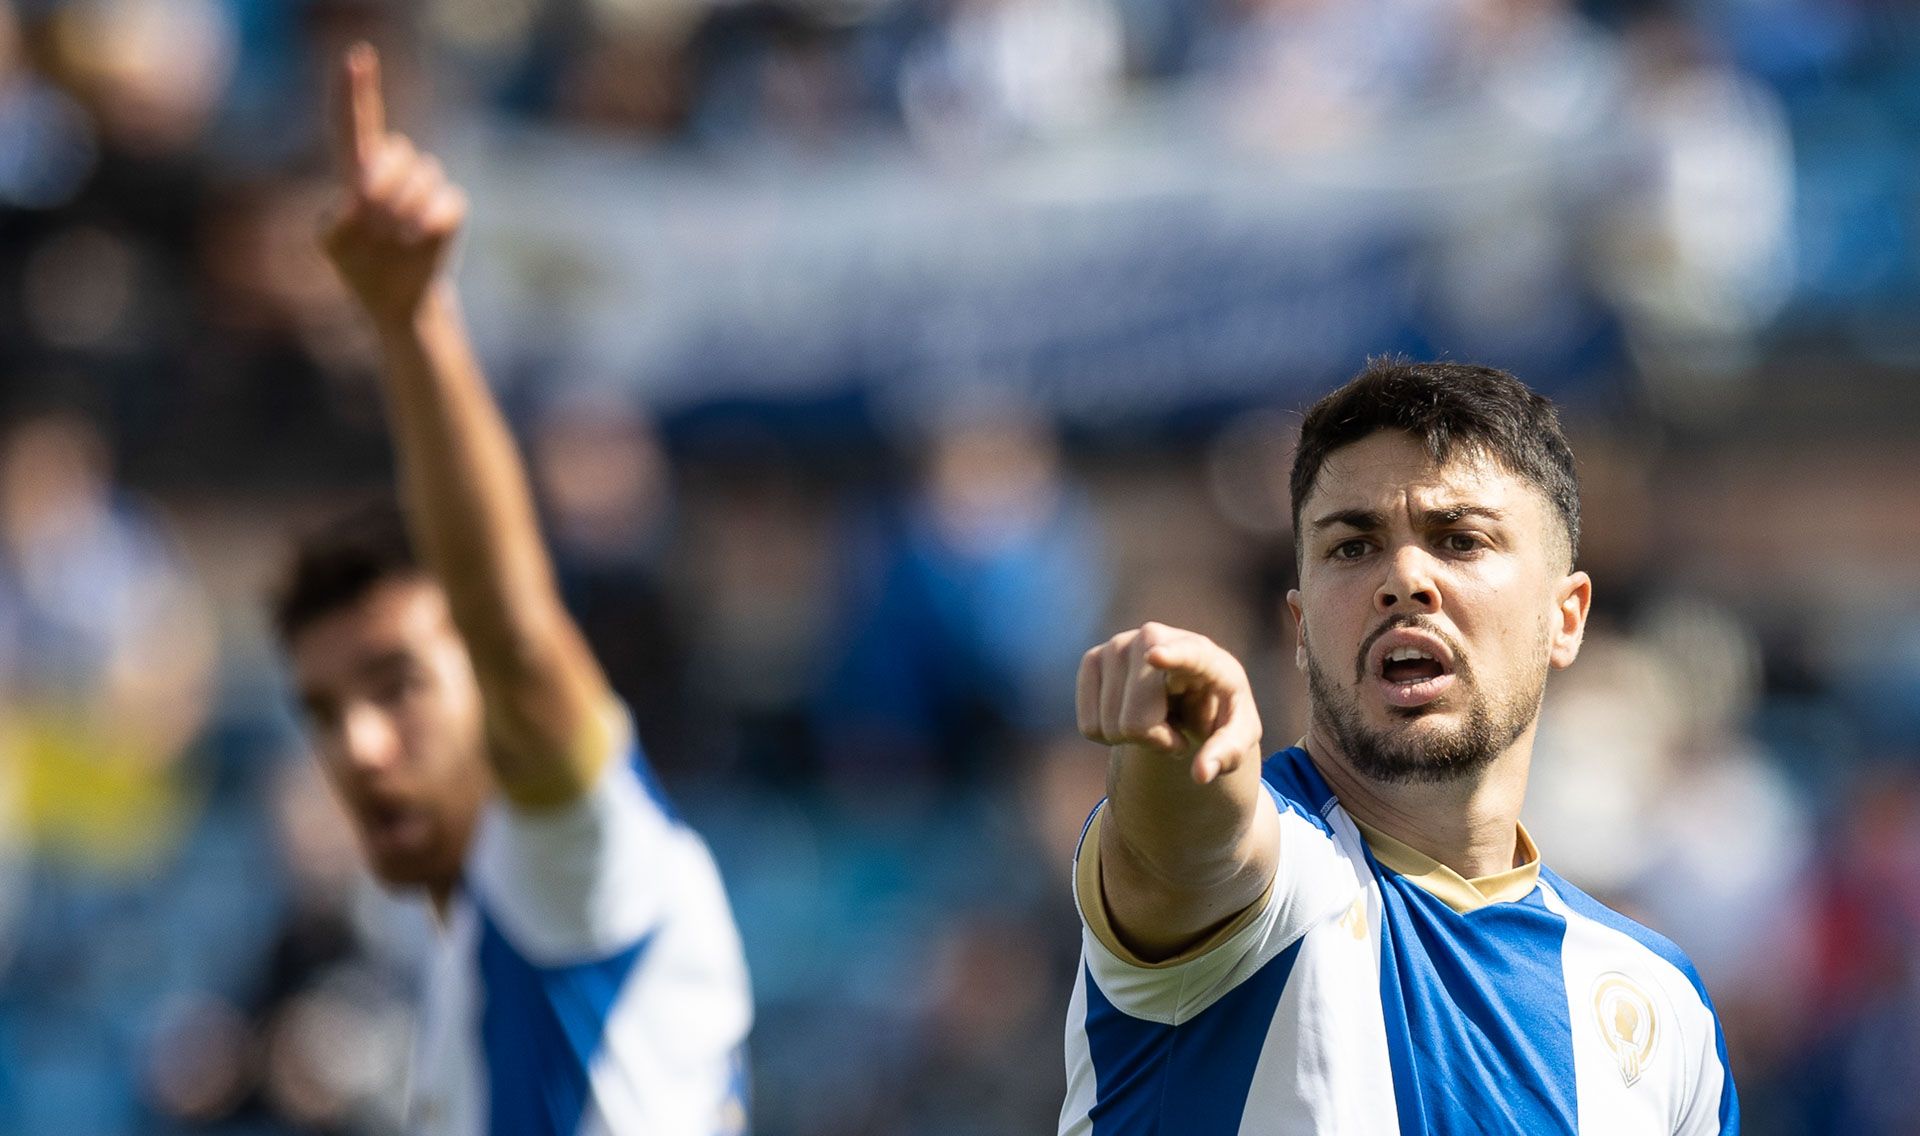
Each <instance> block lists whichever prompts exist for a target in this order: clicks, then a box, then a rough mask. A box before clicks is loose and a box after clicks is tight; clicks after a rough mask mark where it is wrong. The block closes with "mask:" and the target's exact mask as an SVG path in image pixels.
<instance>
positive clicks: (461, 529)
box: [322, 44, 619, 808]
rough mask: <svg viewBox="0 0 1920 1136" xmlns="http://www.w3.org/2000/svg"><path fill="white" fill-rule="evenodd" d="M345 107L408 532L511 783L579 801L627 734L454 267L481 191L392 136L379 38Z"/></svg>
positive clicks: (553, 800)
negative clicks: (443, 600)
mask: <svg viewBox="0 0 1920 1136" xmlns="http://www.w3.org/2000/svg"><path fill="white" fill-rule="evenodd" d="M334 115H335V134H336V138H337V146H338V163H339V168H340V174H341V180H342V188H343V201H344V203H343V207H342V209H341V210H340V211H339V213H338V214H337V215H336V216H335V217H334V218H333V220H332V221H331V222H330V224H329V225H328V227H327V230H326V232H325V234H324V236H323V238H322V244H323V246H324V248H325V251H326V253H327V256H328V258H329V259H330V260H331V261H332V262H333V264H334V267H335V268H336V270H338V272H339V273H340V276H341V278H342V280H344V281H345V282H346V284H347V286H348V288H349V289H350V290H351V291H352V292H353V294H354V296H355V297H356V299H358V300H359V302H360V305H361V307H362V308H364V309H365V311H366V312H367V314H368V316H369V317H370V318H371V319H372V321H373V325H374V328H375V330H376V332H377V333H378V336H379V342H380V349H381V356H382V363H383V372H382V373H383V380H384V382H383V386H384V390H385V394H386V402H387V414H388V419H389V422H390V424H391V427H392V429H393V435H394V443H395V450H396V452H397V454H398V465H399V483H400V490H401V497H402V501H403V503H404V504H405V506H406V513H407V519H408V525H409V528H410V529H411V531H412V535H413V538H414V542H415V544H416V546H417V550H418V553H419V555H420V558H421V561H422V563H423V564H424V565H425V567H426V568H427V570H428V572H429V573H430V574H431V575H432V576H433V578H434V579H435V580H436V581H437V582H438V583H439V584H440V586H441V588H442V589H443V590H444V591H445V592H446V596H447V601H448V605H449V608H450V610H451V612H452V615H453V620H454V624H455V625H456V626H457V627H458V628H459V631H460V634H461V636H462V638H464V639H465V641H466V645H467V650H468V653H469V654H470V656H471V657H472V660H473V667H474V674H475V676H476V678H477V679H478V681H479V685H480V690H481V696H482V698H483V700H484V703H485V706H486V728H487V738H488V743H489V744H488V756H489V759H490V760H491V762H492V765H493V771H494V775H495V777H496V779H497V781H498V783H499V785H500V788H501V791H502V792H503V793H504V794H505V795H506V797H507V798H508V800H510V801H512V802H513V803H515V804H517V805H520V806H524V807H529V808H545V807H553V806H557V805H561V804H565V803H566V802H568V801H571V800H574V799H576V798H578V797H579V796H580V795H581V794H582V793H584V792H585V791H586V790H587V788H588V787H590V786H591V785H593V784H594V782H595V780H596V779H597V777H598V775H599V772H600V770H601V768H602V767H603V766H604V765H605V763H606V761H607V760H608V759H609V758H610V757H611V755H612V751H613V748H614V745H615V744H616V742H617V738H616V732H617V730H618V729H619V727H618V726H617V724H616V723H615V722H614V721H613V720H612V718H611V715H610V714H609V708H610V707H611V706H612V705H613V696H612V693H611V691H610V690H609V688H608V686H607V681H606V678H605V676H604V675H603V674H602V673H601V670H600V667H599V664H598V663H597V662H596V661H595V660H594V658H593V655H592V652H591V651H590V650H589V649H588V647H587V644H586V639H585V637H584V636H583V635H582V633H581V632H580V629H579V628H578V627H577V626H576V625H575V624H574V622H573V620H572V619H571V617H569V616H568V614H567V612H566V609H565V607H564V605H563V604H562V602H561V599H560V593H559V589H558V587H557V585H556V583H555V581H554V573H553V566H552V564H551V562H550V561H549V559H548V557H547V553H546V549H545V547H544V544H543V543H542V540H541V536H540V529H539V524H538V522H537V520H536V515H535V511H534V505H533V494H532V490H531V489H530V488H529V485H528V480H527V475H526V471H525V468H524V466H523V464H522V462H521V458H520V455H519V452H518V450H517V449H516V448H515V446H514V443H513V438H512V435H511V433H510V432H509V430H508V428H507V424H506V421H505V419H504V417H503V416H502V415H501V413H500V408H499V406H498V405H497V404H496V403H495V401H494V399H493V395H492V393H491V392H490V391H489V390H488V387H487V382H486V377H485V375H484V374H482V372H481V370H480V365H479V362H478V360H477V359H476V358H475V356H474V352H473V348H472V344H471V342H470V341H469V339H468V336H467V333H466V329H465V326H464V325H463V323H462V321H461V318H460V311H459V302H458V298H457V296H456V295H455V292H454V288H453V285H452V283H451V282H450V281H449V280H448V279H447V277H446V272H447V261H448V259H449V254H450V252H451V251H452V247H453V244H454V241H455V238H456V237H457V236H458V235H459V231H460V228H461V226H462V224H463V223H464V221H465V219H466V197H465V195H464V194H463V193H462V192H461V191H460V189H459V188H458V187H457V186H454V185H453V184H451V183H450V182H449V181H447V179H446V175H445V174H444V172H443V171H442V170H441V167H440V164H439V162H437V161H436V160H435V159H434V158H432V157H431V156H429V155H426V154H422V153H420V152H419V151H417V150H416V149H415V148H414V146H413V144H412V143H411V142H409V141H408V140H407V139H406V138H405V137H404V136H402V135H399V134H393V133H389V132H388V131H387V129H386V124H385V108H384V105H383V102H382V98H381V93H380V73H379V59H378V57H377V56H376V55H375V54H374V51H373V49H372V48H371V47H368V46H366V45H364V44H362V45H358V46H356V47H354V48H352V49H351V50H350V51H349V52H348V53H347V55H346V57H345V59H344V61H343V63H342V67H341V76H340V82H339V85H338V89H337V91H336V94H335V107H334Z"/></svg>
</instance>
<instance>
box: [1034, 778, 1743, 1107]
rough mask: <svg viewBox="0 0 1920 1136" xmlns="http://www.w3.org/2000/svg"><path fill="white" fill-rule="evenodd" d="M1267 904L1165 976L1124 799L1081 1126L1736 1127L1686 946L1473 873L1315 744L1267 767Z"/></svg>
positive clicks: (1084, 1006)
mask: <svg viewBox="0 0 1920 1136" xmlns="http://www.w3.org/2000/svg"><path fill="white" fill-rule="evenodd" d="M1263 776H1264V778H1265V782H1266V786H1267V789H1268V791H1269V794H1270V796H1271V797H1272V799H1273V802H1274V804H1275V805H1276V806H1277V807H1278V808H1279V809H1280V821H1281V824H1280V830H1281V837H1280V856H1279V869H1278V872H1277V875H1276V878H1275V879H1274V882H1273V885H1272V887H1271V888H1270V889H1269V891H1268V892H1267V894H1266V895H1265V896H1263V897H1262V898H1261V899H1260V900H1259V901H1257V902H1256V903H1254V905H1253V906H1252V907H1251V908H1249V909H1248V911H1247V912H1246V913H1245V914H1244V915H1242V916H1241V917H1240V918H1238V919H1236V920H1234V921H1233V922H1232V923H1231V924H1230V925H1228V926H1226V927H1223V928H1222V929H1221V930H1220V931H1219V932H1217V933H1216V934H1214V935H1212V936H1210V937H1209V939H1208V941H1206V942H1204V943H1201V944H1199V945H1198V946H1196V947H1195V948H1194V949H1192V950H1190V951H1188V952H1186V953H1185V954H1183V955H1182V956H1180V957H1178V958H1175V959H1171V960H1168V961H1166V962H1162V963H1157V964H1147V963H1143V962H1141V961H1140V960H1139V959H1137V958H1136V957H1134V956H1132V955H1131V954H1130V953H1129V952H1128V951H1127V950H1126V948H1125V947H1124V946H1123V945H1122V944H1121V943H1120V942H1119V941H1118V940H1117V938H1116V937H1115V936H1114V934H1113V931H1112V928H1111V926H1110V925H1109V923H1108V921H1107V917H1106V912H1105V909H1104V907H1103V905H1102V900H1101V892H1100V876H1099V871H1100V867H1099V855H1098V849H1099V839H1098V838H1099V831H1098V826H1099V823H1100V810H1099V809H1097V808H1096V809H1095V810H1094V814H1093V816H1092V817H1091V818H1089V820H1088V822H1087V830H1086V831H1085V832H1084V833H1083V834H1082V836H1081V847H1080V852H1079V855H1078V856H1077V858H1076V862H1075V871H1074V876H1075V893H1076V896H1077V898H1078V903H1079V906H1080V912H1081V918H1082V920H1083V922H1084V924H1085V934H1084V935H1083V938H1082V941H1083V948H1082V959H1083V963H1084V965H1083V966H1082V968H1081V972H1080V977H1079V981H1078V983H1076V985H1075V988H1074V992H1073V1001H1072V1005H1071V1007H1070V1009H1069V1011H1068V1021H1067V1038H1066V1042H1067V1100H1066V1103H1065V1105H1064V1107H1063V1108H1062V1110H1061V1117H1060V1132H1061V1134H1062V1136H1292V1134H1294V1133H1343V1134H1372V1133H1446V1134H1456V1133H1457V1134H1466V1133H1474V1134H1479V1133H1517V1134H1524V1136H1550V1134H1553V1133H1565V1134H1569V1136H1572V1134H1585V1136H1600V1134H1604V1136H1638V1134H1643V1133H1644V1134H1655V1133H1658V1134H1662V1136H1666V1134H1684V1136H1698V1134H1703V1133H1719V1134H1727V1136H1731V1134H1734V1133H1737V1132H1738V1130H1739V1127H1740V1109H1739V1105H1738V1103H1737V1101H1736V1099H1735V1096H1734V1089H1733V1079H1732V1077H1731V1075H1730V1074H1729V1072H1728V1069H1727V1059H1726V1043H1725V1040H1724V1038H1723V1037H1722V1035H1721V1031H1720V1023H1719V1019H1718V1018H1717V1017H1716V1016H1715V1014H1714V1011H1713V1004H1712V1003H1711V1002H1710V1001H1709V1000H1708V998H1707V992H1706V989H1705V988H1704V987H1703V986H1702V985H1701V982H1700V977H1699V975H1698V974H1696V973H1695V972H1694V969H1693V966H1692V964H1690V963H1689V962H1688V961H1687V959H1686V958H1685V956H1683V955H1682V954H1681V953H1680V951H1679V949H1678V948H1676V947H1675V946H1674V945H1673V944H1672V943H1671V942H1668V941H1667V940H1666V939H1664V938H1662V937H1660V936H1659V935H1657V934H1655V933H1653V932H1652V931H1649V930H1647V929H1646V928H1644V927H1641V926H1639V925H1638V924H1636V923H1633V922H1631V921H1630V920H1628V919H1626V918H1624V917H1622V916H1620V915H1617V914H1615V913H1614V912H1612V911H1610V910H1608V909H1607V908H1605V907H1603V906H1601V905H1600V904H1599V903H1597V902H1595V901H1594V900H1593V899H1591V898H1589V897H1588V896H1587V895H1586V894H1585V893H1583V892H1581V891H1580V890H1579V889H1577V888H1575V887H1573V886H1572V885H1571V884H1568V883H1567V882H1566V881H1565V880H1562V879H1561V878H1560V877H1558V876H1556V875H1554V874H1553V873H1552V872H1550V871H1548V870H1546V869H1545V868H1542V867H1541V866H1540V862H1539V856H1538V853H1537V852H1536V851H1535V850H1534V848H1533V845H1532V841H1531V840H1530V839H1529V838H1528V837H1527V835H1526V832H1525V831H1524V829H1523V830H1522V831H1521V834H1520V839H1521V851H1522V852H1523V854H1524V855H1523V856H1522V857H1521V858H1522V859H1524V860H1525V861H1526V863H1525V864H1524V865H1523V866H1521V867H1518V868H1514V869H1512V870H1511V871H1508V872H1504V873H1501V874H1500V875H1497V876H1491V877H1485V878H1482V879H1479V880H1466V879H1463V878H1461V877H1460V876H1459V875H1458V874H1456V873H1454V872H1453V871H1452V870H1451V869H1449V868H1447V867H1445V866H1444V865H1441V864H1439V863H1437V862H1435V861H1433V860H1431V859H1429V858H1427V857H1425V856H1423V855H1421V854H1420V853H1419V852H1416V851H1414V850H1413V849H1412V848H1409V847H1407V846H1406V845H1404V844H1402V843H1400V842H1399V841H1396V840H1394V839H1393V838H1392V837H1390V836H1387V835H1386V834H1384V833H1380V832H1376V831H1368V830H1366V829H1363V828H1362V826H1360V825H1359V824H1358V823H1357V822H1356V821H1355V820H1354V818H1353V817H1351V816H1350V815H1348V813H1347V812H1346V810H1345V809H1343V808H1342V807H1341V806H1340V803H1339V801H1338V800H1336V799H1335V798H1334V796H1333V794H1332V792H1331V791H1330V790H1329V789H1328V788H1327V785H1326V782H1325V781H1324V780H1322V779H1321V777H1320V774H1319V772H1318V771H1317V770H1315V769H1314V767H1313V764H1312V762H1311V761H1310V760H1309V759H1308V757H1307V755H1306V753H1305V752H1304V751H1303V750H1300V749H1298V748H1295V749H1289V750H1286V751H1284V752H1282V753H1279V754H1276V755H1275V756H1274V757H1272V758H1271V759H1269V760H1268V762H1267V764H1266V767H1265V769H1264V771H1263Z"/></svg>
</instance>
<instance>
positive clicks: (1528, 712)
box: [1307, 618, 1547, 785]
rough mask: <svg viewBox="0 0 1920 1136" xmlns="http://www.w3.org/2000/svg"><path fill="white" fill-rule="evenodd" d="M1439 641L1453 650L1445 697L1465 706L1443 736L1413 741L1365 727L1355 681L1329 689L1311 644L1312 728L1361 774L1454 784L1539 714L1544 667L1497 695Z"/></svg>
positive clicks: (1402, 711) (1407, 734)
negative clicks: (1533, 676) (1528, 679)
mask: <svg viewBox="0 0 1920 1136" xmlns="http://www.w3.org/2000/svg"><path fill="white" fill-rule="evenodd" d="M1387 626H1388V627H1394V626H1420V627H1422V629H1423V630H1426V631H1428V632H1430V633H1432V634H1436V635H1438V634H1440V632H1439V631H1438V630H1437V629H1435V628H1432V627H1426V626H1424V625H1422V624H1420V623H1418V622H1416V621H1413V620H1408V619H1404V618H1403V619H1401V620H1396V621H1394V622H1393V623H1390V624H1388V625H1387ZM1382 630H1384V628H1383V629H1382ZM1442 638H1443V639H1446V641H1447V645H1448V646H1449V647H1450V648H1453V673H1454V675H1455V676H1456V677H1455V680H1454V686H1453V690H1452V691H1449V692H1448V694H1447V695H1446V699H1454V698H1459V697H1460V695H1459V694H1457V693H1455V692H1456V691H1465V692H1467V693H1466V698H1467V703H1466V706H1465V707H1464V713H1463V714H1462V716H1461V721H1460V724H1459V725H1457V726H1455V727H1453V728H1451V729H1447V730H1444V731H1442V730H1427V731H1423V732H1422V734H1421V736H1416V734H1415V732H1414V731H1413V730H1411V729H1404V728H1402V729H1396V728H1394V727H1388V728H1386V729H1374V728H1372V727H1370V726H1368V725H1367V724H1366V719H1365V717H1364V715H1363V714H1362V712H1361V708H1360V690H1359V684H1358V683H1356V684H1355V686H1353V687H1348V688H1344V689H1343V688H1341V687H1338V686H1335V685H1334V684H1333V682H1332V681H1331V680H1329V679H1328V678H1327V675H1326V672H1325V671H1324V670H1322V669H1321V667H1320V662H1319V660H1318V659H1316V658H1315V657H1314V654H1313V648H1312V645H1311V644H1308V647H1307V692H1308V694H1309V696H1310V697H1309V700H1308V705H1309V709H1310V712H1311V714H1312V716H1313V721H1314V724H1315V725H1317V726H1319V727H1320V728H1321V729H1323V730H1325V731H1326V733H1327V735H1328V736H1329V737H1331V738H1332V739H1333V740H1334V742H1335V743H1336V744H1337V745H1339V747H1340V749H1341V751H1342V752H1343V753H1345V754H1346V755H1347V760H1348V762H1349V763H1350V764H1352V766H1353V768H1354V769H1355V771H1357V772H1358V773H1359V774H1360V775H1361V776H1363V777H1366V778H1367V779H1369V780H1371V781H1377V782H1381V783H1384V784H1392V785H1408V784H1428V785H1432V784H1440V783H1442V782H1447V781H1457V780H1459V779H1461V778H1463V777H1467V776H1469V775H1471V774H1474V773H1478V772H1479V771H1480V770H1482V769H1485V768H1486V767H1487V766H1489V765H1491V764H1493V760H1494V759H1495V758H1497V757H1499V756H1500V755H1501V754H1503V753H1505V752H1506V751H1507V750H1508V748H1509V747H1511V746H1512V745H1513V743H1514V742H1515V741H1517V740H1519V738H1520V735H1521V734H1524V733H1526V731H1527V727H1529V726H1531V725H1532V724H1533V721H1534V719H1535V718H1537V717H1539V715H1540V700H1541V698H1542V697H1543V696H1544V695H1545V693H1546V688H1547V668H1546V666H1545V665H1544V664H1543V665H1542V666H1541V668H1540V673H1539V676H1538V678H1537V679H1535V680H1534V681H1532V682H1529V683H1526V684H1524V685H1523V687H1522V688H1521V689H1519V690H1517V691H1515V692H1513V694H1512V696H1510V697H1507V698H1495V697H1493V696H1492V695H1490V694H1488V692H1487V691H1486V690H1485V689H1483V688H1482V687H1481V686H1480V684H1479V683H1477V682H1476V681H1474V677H1473V671H1472V668H1471V667H1469V666H1468V663H1467V659H1466V656H1465V655H1464V654H1463V653H1462V652H1461V651H1460V650H1459V644H1457V643H1455V642H1454V641H1453V640H1452V639H1451V638H1449V637H1446V636H1444V635H1443V636H1442ZM1370 642H1371V640H1369V643H1370ZM1366 650H1367V646H1366V645H1362V647H1361V649H1360V662H1359V664H1358V665H1357V666H1356V668H1355V672H1356V674H1357V675H1358V676H1359V681H1360V682H1364V681H1365V680H1366V677H1367V676H1366ZM1443 700H1445V699H1443ZM1434 709H1436V706H1435V704H1433V703H1428V704H1427V705H1425V706H1415V707H1409V708H1400V707H1393V708H1392V711H1391V712H1392V713H1393V715H1394V716H1395V717H1396V718H1399V719H1401V720H1402V721H1404V722H1407V723H1411V722H1413V721H1414V720H1416V719H1419V718H1423V717H1425V716H1427V715H1428V714H1429V713H1430V712H1432V711H1433V710H1434Z"/></svg>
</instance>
